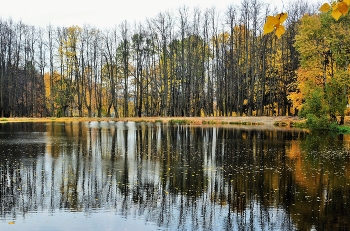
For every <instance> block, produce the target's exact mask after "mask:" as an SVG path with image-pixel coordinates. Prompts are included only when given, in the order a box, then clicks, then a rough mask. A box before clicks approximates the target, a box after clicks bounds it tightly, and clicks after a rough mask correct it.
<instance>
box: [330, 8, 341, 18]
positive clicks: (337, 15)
mask: <svg viewBox="0 0 350 231" xmlns="http://www.w3.org/2000/svg"><path fill="white" fill-rule="evenodd" d="M340 16H342V13H341V12H340V11H339V10H338V9H335V10H334V9H333V11H332V17H333V18H334V19H335V20H338V19H339V18H340Z"/></svg>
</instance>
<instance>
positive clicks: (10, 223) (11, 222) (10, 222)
mask: <svg viewBox="0 0 350 231" xmlns="http://www.w3.org/2000/svg"><path fill="white" fill-rule="evenodd" d="M7 224H9V225H14V224H15V222H14V221H9V222H8V223H7Z"/></svg>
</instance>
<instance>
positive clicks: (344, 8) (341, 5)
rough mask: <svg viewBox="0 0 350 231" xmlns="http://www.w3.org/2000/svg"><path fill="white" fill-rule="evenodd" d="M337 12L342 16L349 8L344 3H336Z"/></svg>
mask: <svg viewBox="0 0 350 231" xmlns="http://www.w3.org/2000/svg"><path fill="white" fill-rule="evenodd" d="M338 10H339V12H340V13H342V15H346V14H347V13H348V11H349V6H348V4H347V3H345V2H338Z"/></svg>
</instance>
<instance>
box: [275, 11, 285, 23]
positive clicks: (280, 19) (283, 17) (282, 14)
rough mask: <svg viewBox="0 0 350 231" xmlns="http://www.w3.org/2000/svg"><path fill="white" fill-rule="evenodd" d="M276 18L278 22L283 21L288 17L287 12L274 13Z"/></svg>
mask: <svg viewBox="0 0 350 231" xmlns="http://www.w3.org/2000/svg"><path fill="white" fill-rule="evenodd" d="M276 18H278V19H279V23H283V22H284V21H285V20H286V19H287V18H288V14H287V13H280V14H278V15H276Z"/></svg>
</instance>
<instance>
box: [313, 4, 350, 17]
mask: <svg viewBox="0 0 350 231" xmlns="http://www.w3.org/2000/svg"><path fill="white" fill-rule="evenodd" d="M349 5H350V0H343V1H341V2H334V3H333V4H332V6H330V5H329V4H328V3H324V4H323V5H322V6H321V7H320V11H321V12H323V13H326V12H328V11H329V10H330V9H331V8H332V17H333V18H334V19H335V20H338V19H339V18H340V17H341V16H342V15H346V14H347V13H348V12H349Z"/></svg>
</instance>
